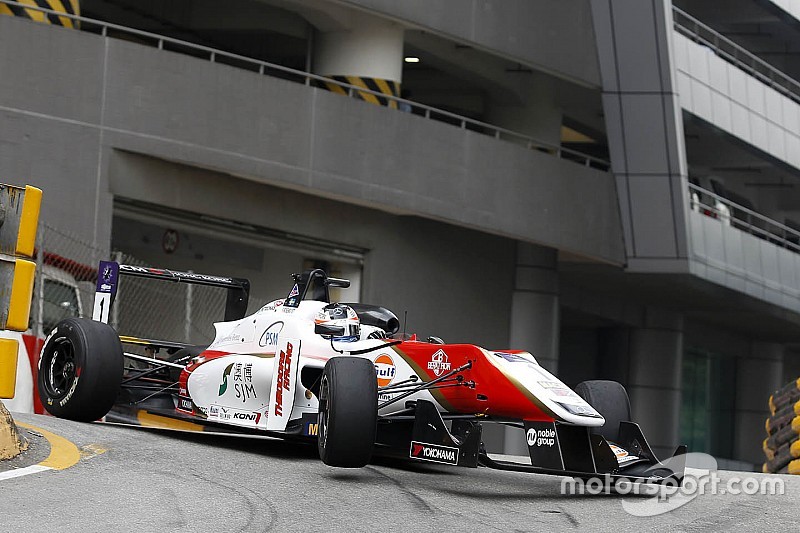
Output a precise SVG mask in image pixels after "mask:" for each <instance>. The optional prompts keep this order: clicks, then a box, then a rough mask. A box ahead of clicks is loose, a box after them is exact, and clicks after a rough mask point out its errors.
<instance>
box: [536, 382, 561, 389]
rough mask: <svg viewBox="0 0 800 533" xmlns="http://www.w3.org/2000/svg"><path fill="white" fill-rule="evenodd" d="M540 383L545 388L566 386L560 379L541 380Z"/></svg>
mask: <svg viewBox="0 0 800 533" xmlns="http://www.w3.org/2000/svg"><path fill="white" fill-rule="evenodd" d="M539 385H541V386H542V388H544V389H560V388H561V387H563V386H564V384H563V383H560V382H558V381H540V382H539Z"/></svg>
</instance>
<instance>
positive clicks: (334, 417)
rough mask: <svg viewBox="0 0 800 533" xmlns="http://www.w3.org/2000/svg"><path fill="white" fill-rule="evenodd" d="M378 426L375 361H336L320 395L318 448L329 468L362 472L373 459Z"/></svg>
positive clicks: (328, 370) (329, 365) (332, 361)
mask: <svg viewBox="0 0 800 533" xmlns="http://www.w3.org/2000/svg"><path fill="white" fill-rule="evenodd" d="M377 422H378V382H377V380H376V379H375V367H374V365H373V364H372V362H371V361H369V360H367V359H361V358H358V357H333V358H331V359H330V360H328V362H327V363H326V364H325V370H324V371H323V372H322V380H321V382H320V392H319V425H318V427H319V430H318V431H319V435H318V440H317V446H318V448H319V457H320V459H322V462H323V463H325V464H326V465H329V466H338V467H343V468H359V467H362V466H365V465H367V463H369V461H370V459H371V458H372V449H373V446H374V445H375V431H376V426H377Z"/></svg>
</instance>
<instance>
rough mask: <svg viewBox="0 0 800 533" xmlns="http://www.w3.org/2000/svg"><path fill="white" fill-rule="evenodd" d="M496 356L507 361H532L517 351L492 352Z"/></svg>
mask: <svg viewBox="0 0 800 533" xmlns="http://www.w3.org/2000/svg"><path fill="white" fill-rule="evenodd" d="M494 354H495V355H496V356H497V357H501V358H503V359H505V360H506V361H508V362H509V363H532V362H533V361H531V360H530V359H528V358H527V357H525V355H523V354H519V353H508V352H494Z"/></svg>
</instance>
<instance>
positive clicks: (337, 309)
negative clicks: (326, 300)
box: [314, 303, 361, 342]
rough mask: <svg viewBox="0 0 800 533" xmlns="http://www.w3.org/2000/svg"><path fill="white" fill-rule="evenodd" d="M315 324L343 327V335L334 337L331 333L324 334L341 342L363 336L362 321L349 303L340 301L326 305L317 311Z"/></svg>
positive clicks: (355, 339) (351, 340)
mask: <svg viewBox="0 0 800 533" xmlns="http://www.w3.org/2000/svg"><path fill="white" fill-rule="evenodd" d="M314 324H315V325H324V326H331V327H335V328H342V329H343V333H342V335H341V336H338V337H332V336H331V335H323V337H324V338H326V339H332V340H335V341H339V342H353V341H357V340H359V339H360V338H361V321H360V320H359V319H358V315H357V314H356V312H355V311H354V310H353V308H352V307H350V306H349V305H345V304H339V303H335V304H328V305H326V306H325V307H323V308H322V309H321V310H320V311H319V313H317V316H315V317H314Z"/></svg>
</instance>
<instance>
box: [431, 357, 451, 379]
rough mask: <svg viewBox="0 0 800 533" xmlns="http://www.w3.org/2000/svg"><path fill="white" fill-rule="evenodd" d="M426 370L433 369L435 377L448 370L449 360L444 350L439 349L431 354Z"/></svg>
mask: <svg viewBox="0 0 800 533" xmlns="http://www.w3.org/2000/svg"><path fill="white" fill-rule="evenodd" d="M428 370H433V373H434V374H435V375H436V377H439V376H441V375H442V374H443V373H444V372H449V371H450V362H449V360H448V357H447V354H446V353H444V350H439V351H437V352H436V353H435V354H433V355H432V356H431V360H430V362H428Z"/></svg>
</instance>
